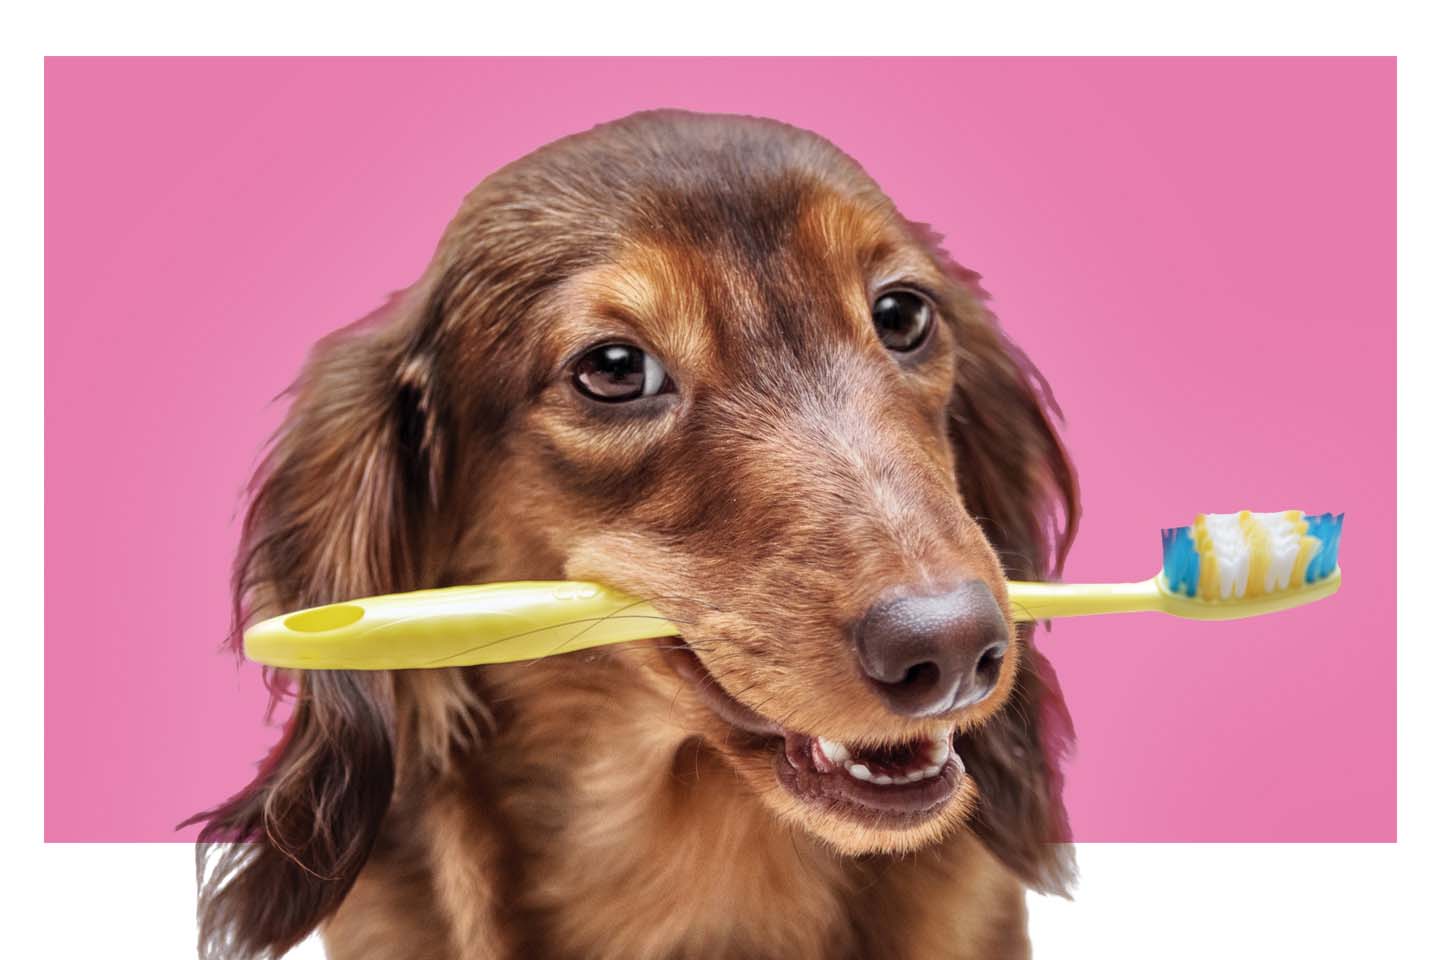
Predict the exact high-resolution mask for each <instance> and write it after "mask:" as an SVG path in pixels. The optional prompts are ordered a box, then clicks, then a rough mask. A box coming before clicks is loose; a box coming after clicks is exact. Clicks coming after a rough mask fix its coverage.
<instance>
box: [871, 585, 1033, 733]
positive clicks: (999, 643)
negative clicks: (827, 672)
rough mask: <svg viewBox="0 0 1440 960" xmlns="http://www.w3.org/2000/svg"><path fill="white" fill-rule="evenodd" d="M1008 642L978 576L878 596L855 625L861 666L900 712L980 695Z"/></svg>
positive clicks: (945, 707) (925, 710)
mask: <svg viewBox="0 0 1440 960" xmlns="http://www.w3.org/2000/svg"><path fill="white" fill-rule="evenodd" d="M1009 645H1010V629H1009V627H1008V626H1007V625H1006V623H1005V617H1004V615H1003V614H1001V612H1000V605H999V604H998V603H996V602H995V595H994V594H993V593H991V592H990V588H989V587H987V586H986V585H985V584H983V583H981V582H980V581H978V580H971V581H968V582H966V583H964V584H962V585H961V586H959V587H958V588H956V589H954V590H951V591H949V592H947V593H942V594H931V595H928V596H919V595H902V596H898V597H891V598H888V599H886V600H883V601H881V602H879V603H877V604H875V606H873V607H871V608H870V609H869V611H868V612H866V614H865V616H864V617H863V618H862V619H861V621H860V624H859V627H858V629H857V631H856V647H857V652H858V654H859V658H860V669H861V670H862V671H864V673H865V676H866V677H868V678H869V679H870V681H871V683H872V685H873V686H874V687H875V689H876V690H877V691H878V692H879V693H880V696H881V697H882V698H883V699H884V700H885V703H886V705H887V706H888V707H889V708H890V709H891V710H892V711H894V712H895V713H898V714H901V715H903V716H907V717H924V716H931V715H934V714H940V713H945V712H947V711H949V710H954V709H957V708H959V707H963V706H968V705H969V704H972V703H978V702H979V701H981V700H983V699H985V696H986V694H988V693H989V692H990V691H991V690H994V689H995V684H996V682H997V681H998V680H999V679H1000V666H1001V663H1002V661H1003V660H1004V659H1005V649H1006V648H1007V647H1008V646H1009Z"/></svg>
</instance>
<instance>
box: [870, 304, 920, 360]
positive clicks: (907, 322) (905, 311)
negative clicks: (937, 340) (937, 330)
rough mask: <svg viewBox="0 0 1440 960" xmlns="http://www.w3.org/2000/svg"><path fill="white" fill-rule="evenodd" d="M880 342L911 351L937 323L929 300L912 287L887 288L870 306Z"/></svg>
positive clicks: (904, 350)
mask: <svg viewBox="0 0 1440 960" xmlns="http://www.w3.org/2000/svg"><path fill="white" fill-rule="evenodd" d="M870 316H871V318H872V319H873V320H874V321H875V332H876V333H877V334H879V335H880V342H881V343H883V344H885V346H886V347H887V348H888V349H890V350H894V351H895V352H896V353H909V352H910V351H911V350H914V349H916V348H917V347H919V346H920V345H921V344H922V343H924V342H925V338H926V337H928V336H929V335H930V328H931V327H933V326H934V325H935V311H934V310H933V309H932V308H931V306H930V301H929V300H926V299H925V298H924V297H922V296H920V294H918V293H915V292H913V291H911V290H888V291H886V292H885V293H882V294H881V295H880V296H879V297H878V298H876V300H875V305H874V306H873V307H871V308H870Z"/></svg>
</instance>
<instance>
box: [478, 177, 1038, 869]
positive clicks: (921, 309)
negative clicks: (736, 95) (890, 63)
mask: <svg viewBox="0 0 1440 960" xmlns="http://www.w3.org/2000/svg"><path fill="white" fill-rule="evenodd" d="M784 173H785V174H790V176H776V175H774V174H771V175H770V176H768V177H757V178H755V179H754V180H753V181H752V180H750V179H749V178H745V179H742V180H741V181H740V182H738V183H735V184H733V185H727V184H721V185H719V186H718V187H717V188H712V192H711V193H710V194H708V195H701V196H699V197H697V196H696V195H695V194H694V193H692V192H686V191H683V190H675V191H673V192H671V193H668V194H666V193H664V192H661V193H660V195H659V196H657V197H656V198H655V199H654V200H653V201H652V203H653V204H654V206H653V207H652V210H653V211H654V214H653V216H654V219H653V220H652V222H651V225H650V228H649V229H647V230H641V231H637V230H634V229H630V230H627V231H625V234H626V236H627V237H628V239H627V240H625V241H624V242H621V243H618V244H617V245H616V246H615V247H614V248H613V249H612V250H610V251H609V252H608V253H607V256H606V257H605V260H604V262H602V263H598V264H595V265H593V266H588V267H585V268H583V269H580V270H578V271H576V272H575V273H573V274H571V275H569V276H568V277H566V278H565V279H564V280H563V281H562V282H560V283H558V284H556V285H555V287H554V288H552V289H551V290H550V291H548V293H547V295H546V296H545V297H544V298H543V299H542V300H541V301H539V302H537V303H536V304H535V306H534V308H533V312H532V314H531V316H532V317H533V318H534V336H533V337H532V338H531V339H530V340H529V342H527V343H526V345H525V348H524V349H525V351H526V352H527V354H528V355H529V357H530V358H532V360H533V364H534V371H535V372H534V373H533V374H532V375H531V380H530V384H529V391H528V393H529V395H530V399H528V400H527V401H526V402H525V403H524V404H523V405H522V406H521V407H519V408H518V409H517V410H515V412H514V413H513V414H512V417H513V419H512V420H511V422H510V425H509V427H508V431H507V440H508V442H507V444H506V448H505V454H504V456H503V459H502V460H500V461H499V463H498V464H495V463H492V466H496V467H498V474H499V476H500V478H501V479H499V480H498V481H496V483H495V486H494V487H493V488H492V489H490V490H487V492H486V495H485V500H486V501H488V502H490V503H503V504H504V505H505V513H504V516H505V518H506V519H505V520H504V521H502V522H503V523H504V530H503V542H502V543H497V544H490V545H487V547H486V549H485V551H484V553H485V555H486V556H487V557H488V558H489V561H490V562H489V564H488V567H489V569H491V570H496V569H500V570H503V571H505V572H504V576H505V578H509V577H512V576H515V577H520V576H536V575H539V573H540V572H543V571H539V572H537V570H536V558H537V557H549V558H553V559H552V560H551V561H550V566H551V570H552V571H559V572H563V575H565V576H567V577H570V578H573V579H586V580H599V581H604V582H608V583H612V584H614V585H616V586H619V587H621V588H623V589H625V590H627V591H629V592H631V593H633V594H635V595H636V596H639V597H643V598H646V599H652V600H653V601H654V603H655V605H656V606H657V607H659V608H660V609H661V610H663V611H665V612H666V613H667V614H669V615H671V616H672V618H673V619H674V620H675V621H676V622H677V623H679V624H682V625H683V629H684V636H683V640H684V643H685V646H686V649H683V650H680V651H677V652H675V653H674V654H673V656H672V658H671V659H673V660H675V661H677V662H676V663H675V664H674V666H675V668H676V669H677V670H678V671H679V672H680V673H681V674H682V675H684V676H685V677H686V678H687V680H688V681H689V682H690V683H691V685H692V687H693V689H691V690H690V691H689V695H692V696H693V697H695V698H697V699H699V700H701V701H703V702H704V703H706V704H707V705H708V706H710V707H711V708H712V709H710V710H709V711H700V712H698V713H697V712H686V713H683V714H682V712H681V711H676V712H675V715H676V716H680V715H684V716H691V717H693V716H697V715H698V716H700V717H701V718H702V719H701V721H700V723H699V724H698V726H697V728H696V729H695V730H694V733H695V734H696V735H697V736H699V737H702V738H703V739H704V741H705V742H706V744H707V745H708V746H709V747H710V748H711V749H713V750H715V751H717V752H719V753H720V754H722V755H723V756H724V757H725V758H726V759H727V760H728V761H729V762H730V764H731V765H732V766H733V767H734V768H735V770H736V771H738V772H739V774H740V775H741V776H742V777H743V778H744V780H745V781H746V782H747V783H748V784H749V786H750V787H751V789H753V790H754V791H755V793H756V794H757V795H758V796H760V797H762V798H763V799H764V801H765V802H766V803H767V804H768V805H769V806H770V807H771V808H772V809H773V810H774V811H775V812H776V813H777V814H779V815H780V816H782V817H785V818H786V819H787V820H789V821H792V822H794V823H796V824H798V825H800V826H801V827H803V828H804V829H806V830H809V831H812V832H813V833H815V834H817V835H819V836H821V837H823V838H824V839H826V840H828V841H830V842H832V843H833V844H835V845H836V846H838V847H839V848H840V849H842V850H844V851H846V852H848V853H870V852H876V851H896V850H903V849H909V848H912V847H914V846H915V845H917V844H920V843H923V842H925V841H929V840H933V839H934V838H935V837H937V836H938V835H939V833H940V832H941V831H942V830H943V829H945V828H946V827H949V826H953V824H954V823H955V822H956V821H957V820H958V819H959V818H960V817H961V815H962V814H963V811H964V809H965V807H966V805H967V803H969V802H970V801H971V800H972V799H973V796H972V791H973V785H970V784H969V783H968V781H967V780H966V778H965V777H964V775H963V766H962V762H963V758H962V757H959V756H957V755H955V754H954V753H953V751H952V749H951V741H952V739H953V734H954V732H955V729H956V727H957V725H965V726H970V725H974V724H978V723H980V722H982V721H983V720H984V719H985V718H986V717H987V716H989V715H990V714H991V713H992V712H993V711H994V710H995V709H997V707H998V706H999V704H1001V703H1002V702H1003V701H1004V699H1005V697H1006V696H1007V694H1008V693H1009V690H1010V687H1011V684H1012V682H1013V676H1014V673H1015V662H1016V659H1017V650H1018V646H1017V645H1015V644H1013V643H1012V642H1011V640H1012V628H1011V625H1010V623H1009V622H1008V620H1007V618H1006V617H1005V615H1004V613H1003V611H1004V610H1005V587H1004V574H1003V572H1002V570H1001V566H1000V563H999V561H998V559H997V557H996V555H995V552H994V550H993V549H992V547H991V546H990V544H989V543H988V541H987V540H986V538H985V535H984V533H983V531H982V530H981V529H980V527H979V525H978V523H977V522H976V521H975V519H974V518H973V517H972V516H971V515H970V513H969V512H967V509H966V505H965V503H964V501H963V499H962V497H961V495H960V492H959V489H958V487H957V484H956V477H955V456H954V450H953V448H952V446H951V442H950V402H951V396H952V393H953V390H954V383H955V376H956V365H957V352H958V351H960V350H962V349H963V345H964V343H965V341H966V338H967V321H968V320H971V319H973V318H972V317H971V316H970V312H969V311H968V309H967V306H966V304H965V303H964V302H963V301H961V300H959V299H958V296H957V291H955V290H954V289H953V288H954V287H955V283H954V280H953V279H952V278H950V277H949V276H947V275H946V273H945V272H944V271H943V269H941V267H940V266H939V265H937V264H936V263H935V261H934V260H933V258H932V255H931V254H930V252H929V251H928V250H927V249H926V248H925V247H924V246H923V244H922V242H921V240H920V239H919V238H917V237H916V236H915V235H914V234H913V231H912V230H911V229H910V228H909V227H908V226H907V225H906V224H905V223H903V222H902V221H900V220H899V219H898V218H897V217H896V216H895V215H894V214H893V213H892V212H891V211H889V210H888V209H886V208H885V207H882V206H880V205H879V204H878V203H877V202H876V200H875V198H874V197H873V196H871V195H864V194H862V195H859V196H856V195H847V193H846V192H844V190H843V189H842V185H832V184H829V183H826V182H824V181H816V180H807V179H803V178H798V177H794V176H793V171H791V170H785V171H784ZM696 224H704V225H706V226H707V229H705V230H704V231H703V232H698V231H696V230H695V229H694V227H695V225H696ZM687 228H688V229H687ZM478 326H479V325H478V324H477V325H476V327H478ZM479 387H480V385H479V384H477V385H476V388H477V389H478V388H479ZM497 550H498V551H500V553H501V555H502V556H503V557H504V560H503V561H502V562H499V563H496V560H497V556H496V551H497ZM632 662H633V658H632ZM821 738H824V739H823V741H822V740H821Z"/></svg>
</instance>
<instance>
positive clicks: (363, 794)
mask: <svg viewBox="0 0 1440 960" xmlns="http://www.w3.org/2000/svg"><path fill="white" fill-rule="evenodd" d="M427 299H428V298H427V297H426V295H425V294H424V293H423V291H422V290H421V289H415V290H412V291H409V292H407V293H405V294H401V295H399V296H398V297H396V298H395V299H394V300H393V301H392V302H391V304H390V305H389V306H388V307H386V308H384V309H382V310H381V311H378V312H377V313H376V314H373V315H372V316H371V317H368V318H366V319H365V320H363V321H361V322H360V323H359V324H356V325H355V326H353V327H350V328H347V329H345V330H342V331H340V332H338V333H336V334H333V335H331V336H330V337H328V338H326V339H325V340H323V341H321V343H320V344H319V345H318V346H317V347H316V349H315V351H314V352H313V353H312V355H311V357H310V359H309V361H308V363H307V365H306V367H305V369H304V372H303V373H302V374H301V376H300V379H299V381H298V382H297V383H296V385H295V387H294V388H293V394H294V400H293V403H292V406H291V408H290V411H289V414H288V416H287V418H286V420H285V422H284V424H283V426H282V427H281V428H280V431H279V432H278V433H277V435H276V437H275V438H274V441H273V443H272V446H271V450H270V452H269V455H268V456H267V457H266V459H265V461H264V463H263V464H262V466H261V468H260V470H259V472H258V473H257V475H256V478H255V480H254V481H253V482H252V485H251V495H252V496H251V502H250V507H249V511H248V513H247V515H246V518H245V524H244V528H243V534H242V541H241V546H240V552H239V555H238V557H237V560H236V565H235V582H234V591H235V631H234V635H233V636H232V643H234V644H236V646H237V649H238V644H239V637H240V632H241V629H242V628H243V627H244V626H245V625H246V624H248V623H251V622H254V621H255V620H258V619H263V618H265V617H269V616H273V615H276V614H279V613H283V612H285V611H288V610H294V609H297V608H301V607H308V606H314V605H318V604H324V603H330V602H333V601H337V600H342V599H347V598H352V597H356V596H365V595H371V594H377V593H388V592H394V591H402V590H408V589H413V588H415V587H417V586H419V585H422V583H424V582H425V581H426V580H427V579H428V578H429V577H431V576H433V575H434V574H433V571H427V570H425V569H424V568H423V561H422V558H425V557H428V556H431V555H433V554H434V553H435V551H432V550H430V549H428V548H427V540H428V539H429V538H430V537H431V536H432V531H431V530H430V529H429V524H430V520H429V518H431V517H433V516H434V515H435V513H436V510H435V507H436V505H437V501H438V499H439V498H440V496H441V495H442V491H443V486H444V484H443V477H444V471H445V454H446V450H445V444H444V442H443V437H444V430H443V429H442V421H443V410H442V405H441V400H440V398H439V397H438V396H437V385H436V384H435V382H434V377H433V376H432V374H431V367H430V359H429V348H428V346H427V342H426V338H427V336H428V334H427V329H428V328H429V327H430V326H431V324H430V322H429V317H428V312H429V311H430V308H429V306H428V305H427ZM267 682H269V684H270V687H271V693H272V703H271V706H272V708H273V707H274V706H275V701H276V700H277V699H278V698H280V697H281V696H282V695H283V693H284V692H285V688H286V686H287V678H285V677H283V676H275V675H270V674H267ZM297 685H298V689H297V691H296V698H295V706H294V710H293V712H292V714H291V716H290V718H289V721H288V723H287V725H286V727H285V732H284V734H283V736H282V738H281V740H280V742H279V743H278V744H277V745H276V746H275V748H274V750H272V751H271V753H270V755H269V756H268V757H267V758H266V759H265V760H264V762H263V763H262V764H261V766H260V770H259V773H258V775H257V776H256V777H255V779H254V781H253V782H252V783H251V784H250V785H249V786H247V787H246V788H245V789H244V790H242V791H241V792H240V793H238V794H237V795H235V796H234V797H232V798H231V799H230V800H228V801H226V802H225V803H224V804H222V805H221V806H219V807H217V808H215V809H214V810H210V811H208V812H206V813H202V814H198V815H197V816H196V817H194V818H192V820H191V821H188V822H201V823H203V827H202V829H201V832H200V847H199V852H198V854H197V856H198V861H199V869H200V872H201V891H200V901H199V919H200V952H201V955H202V956H203V957H222V956H223V957H227V958H229V957H250V956H264V957H270V956H279V955H280V954H283V953H284V952H285V951H286V950H288V949H289V948H290V947H292V946H293V945H294V944H296V943H298V942H299V941H300V940H302V939H304V937H305V936H306V935H307V934H309V933H310V931H311V930H312V929H314V927H315V926H316V925H317V924H318V923H319V922H320V921H321V920H323V919H324V918H325V917H327V916H328V915H329V914H330V913H331V912H332V911H333V910H334V909H335V908H336V907H337V906H339V904H340V901H341V900H342V899H343V898H344V896H345V894H346V893H347V892H348V891H349V889H350V887H351V885H352V884H353V883H354V881H355V878H356V876H357V874H358V873H359V871H360V869H361V867H362V866H364V864H365V861H366V859H367V857H368V856H369V853H370V849H371V846H372V845H373V844H374V842H375V838H376V835H377V833H378V831H379V828H380V824H381V821H382V819H383V817H384V815H385V812H386V810H387V808H388V806H389V803H390V798H391V793H392V791H393V788H394V782H395V745H394V740H395V734H394V730H395V719H394V716H395V691H394V684H393V680H392V675H391V674H388V673H366V672H351V671H308V672H305V673H303V674H302V675H301V676H300V677H299V678H298V681H297ZM211 860H213V863H212V864H211V865H210V866H211V869H210V871H209V872H210V876H209V878H208V879H206V878H205V876H204V874H205V870H206V863H207V861H211Z"/></svg>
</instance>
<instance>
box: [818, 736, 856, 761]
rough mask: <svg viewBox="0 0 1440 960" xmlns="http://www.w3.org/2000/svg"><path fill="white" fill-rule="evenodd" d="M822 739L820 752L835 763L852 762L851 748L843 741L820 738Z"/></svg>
mask: <svg viewBox="0 0 1440 960" xmlns="http://www.w3.org/2000/svg"><path fill="white" fill-rule="evenodd" d="M818 739H819V741H820V752H821V753H823V754H825V758H826V759H827V760H829V761H830V762H831V763H833V764H837V765H841V766H843V765H844V764H846V763H849V762H850V750H849V749H848V748H847V747H846V746H845V744H843V743H836V742H835V741H834V740H826V739H825V738H824V737H819V738H818Z"/></svg>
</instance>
